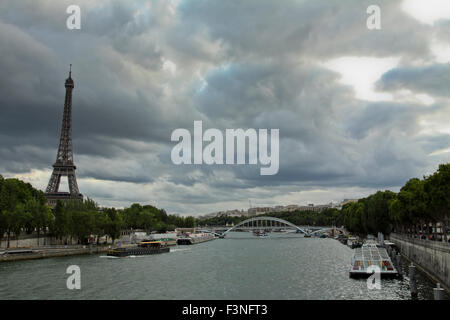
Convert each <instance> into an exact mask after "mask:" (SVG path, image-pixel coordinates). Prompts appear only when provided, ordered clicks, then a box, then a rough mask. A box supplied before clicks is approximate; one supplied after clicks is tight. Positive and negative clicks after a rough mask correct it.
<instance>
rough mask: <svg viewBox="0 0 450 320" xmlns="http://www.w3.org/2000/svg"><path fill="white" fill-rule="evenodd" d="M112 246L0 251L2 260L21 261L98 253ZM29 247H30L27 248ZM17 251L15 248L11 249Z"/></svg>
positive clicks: (0, 259) (0, 260)
mask: <svg viewBox="0 0 450 320" xmlns="http://www.w3.org/2000/svg"><path fill="white" fill-rule="evenodd" d="M110 247H111V246H93V247H92V250H91V249H90V248H89V247H88V246H84V247H78V246H77V247H76V248H71V247H70V246H67V248H64V247H55V248H49V247H46V248H34V249H33V250H32V251H33V252H30V253H18V254H8V252H7V251H5V252H0V262H8V261H20V260H33V259H43V258H53V257H67V256H75V255H83V254H90V253H92V254H97V253H103V252H107V251H108V250H109V249H110ZM27 249H29V248H27ZM11 251H15V250H11Z"/></svg>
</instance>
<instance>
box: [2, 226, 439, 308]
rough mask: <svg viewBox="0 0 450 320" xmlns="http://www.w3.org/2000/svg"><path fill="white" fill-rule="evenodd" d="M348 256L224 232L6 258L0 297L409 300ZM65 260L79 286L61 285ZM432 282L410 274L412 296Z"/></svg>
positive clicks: (292, 238)
mask: <svg viewBox="0 0 450 320" xmlns="http://www.w3.org/2000/svg"><path fill="white" fill-rule="evenodd" d="M352 253H353V250H351V249H350V248H348V247H347V246H344V245H342V244H341V243H340V242H338V241H336V240H333V239H318V238H303V237H301V236H300V235H298V234H274V233H272V234H271V235H270V237H269V238H256V237H253V236H252V235H251V234H250V233H231V234H229V235H228V236H227V238H226V239H217V240H214V241H210V242H205V243H201V244H198V245H192V246H179V247H172V248H171V252H170V253H167V254H160V255H150V256H137V257H127V258H112V259H111V258H110V257H106V256H105V255H93V256H88V255H85V256H73V257H61V258H50V259H41V260H28V261H18V262H8V263H1V264H0V299H194V300H195V299H410V293H409V279H408V278H407V277H404V278H403V280H396V279H393V280H384V279H382V289H381V290H368V289H367V285H366V280H365V279H361V280H355V279H350V278H349V277H348V269H349V266H350V259H351V257H352ZM73 264H75V265H78V266H80V268H81V290H68V289H67V288H66V280H67V277H68V276H69V275H68V274H66V273H65V272H66V268H67V267H68V266H69V265H73ZM403 267H404V270H407V269H406V268H407V265H406V262H404V266H403ZM433 286H434V284H433V283H432V282H430V280H428V278H426V277H424V275H423V274H421V273H418V290H419V299H432V298H433V290H432V288H433Z"/></svg>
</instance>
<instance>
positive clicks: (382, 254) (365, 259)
mask: <svg viewBox="0 0 450 320" xmlns="http://www.w3.org/2000/svg"><path fill="white" fill-rule="evenodd" d="M370 266H378V267H379V270H380V276H381V277H384V278H386V277H397V276H398V271H397V269H396V268H395V267H394V264H393V263H392V261H391V259H390V258H389V255H388V253H387V251H386V249H385V248H382V247H381V246H380V245H379V244H377V243H376V242H375V241H371V240H369V241H366V242H365V243H364V244H363V245H362V246H361V247H360V248H356V249H355V253H354V255H353V257H352V260H351V267H350V270H349V276H350V277H351V278H356V277H369V276H370V275H372V274H373V272H374V271H373V270H368V269H369V267H370Z"/></svg>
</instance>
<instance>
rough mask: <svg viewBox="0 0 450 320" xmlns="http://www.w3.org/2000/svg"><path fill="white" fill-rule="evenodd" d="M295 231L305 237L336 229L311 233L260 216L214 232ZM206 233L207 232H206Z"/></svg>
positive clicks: (307, 230) (291, 224)
mask: <svg viewBox="0 0 450 320" xmlns="http://www.w3.org/2000/svg"><path fill="white" fill-rule="evenodd" d="M287 228H289V229H295V230H296V231H297V232H301V233H304V234H305V235H309V236H310V235H313V234H316V233H322V232H326V231H332V230H333V229H334V227H331V228H321V229H319V230H315V231H311V230H309V229H306V228H301V227H298V226H296V225H295V224H293V223H291V222H289V221H286V220H283V219H280V218H274V217H267V216H260V217H253V218H250V219H247V220H244V221H241V222H240V223H238V224H236V225H235V226H232V227H230V228H228V229H227V230H226V231H225V232H223V233H219V232H217V231H216V232H212V231H209V232H212V233H214V234H215V235H218V236H225V235H226V234H227V233H228V232H230V231H233V230H238V229H239V230H259V229H264V230H273V229H287ZM336 229H337V230H339V231H343V230H342V229H340V228H336ZM204 231H206V230H204Z"/></svg>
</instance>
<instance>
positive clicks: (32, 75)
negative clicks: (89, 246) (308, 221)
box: [0, 1, 450, 216]
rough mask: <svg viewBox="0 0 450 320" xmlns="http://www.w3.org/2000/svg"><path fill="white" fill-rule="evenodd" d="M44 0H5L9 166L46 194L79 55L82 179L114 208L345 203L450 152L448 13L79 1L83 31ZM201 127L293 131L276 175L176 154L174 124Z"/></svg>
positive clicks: (394, 4) (77, 127)
mask: <svg viewBox="0 0 450 320" xmlns="http://www.w3.org/2000/svg"><path fill="white" fill-rule="evenodd" d="M37 2H39V3H40V4H41V5H39V6H36V7H33V6H32V2H30V1H20V3H19V2H16V1H4V2H2V4H0V8H2V9H3V7H8V10H7V11H6V10H1V11H0V26H1V28H0V30H1V32H0V41H2V43H8V44H9V45H8V46H5V47H4V48H2V57H3V58H2V61H1V62H0V72H1V73H2V74H7V75H9V76H8V77H3V78H2V79H1V85H0V93H1V94H0V97H1V98H0V99H1V102H0V104H1V106H2V118H1V119H0V145H1V147H0V174H2V175H3V176H4V177H17V178H20V179H23V180H24V181H26V182H30V183H31V184H33V186H35V187H37V188H39V189H41V190H43V191H44V190H45V187H46V185H47V183H48V181H49V178H50V176H51V173H52V168H51V164H52V163H53V162H54V155H55V151H56V150H57V147H58V137H59V131H60V123H61V119H62V110H63V106H64V80H65V78H66V77H67V68H68V66H69V64H73V69H72V76H73V79H74V81H75V82H76V83H77V86H76V88H75V89H74V92H73V149H74V159H75V162H76V163H77V178H78V185H79V189H80V192H81V193H83V194H84V195H85V196H86V197H90V198H92V199H94V200H95V201H96V202H98V203H99V205H101V206H110V207H111V206H114V207H126V206H129V205H131V204H132V203H136V202H138V203H141V204H151V205H154V206H156V207H159V208H164V209H165V210H166V211H168V212H169V213H178V214H182V215H195V216H198V215H204V214H208V213H211V212H217V211H223V210H225V211H226V210H233V209H235V208H246V207H248V206H249V205H248V203H249V199H251V202H252V204H253V206H254V207H275V206H277V205H288V204H303V203H305V204H308V203H321V204H324V203H330V202H334V203H337V202H340V201H341V200H343V199H353V198H361V197H365V196H367V195H369V194H372V193H374V192H376V191H377V190H386V189H389V190H392V191H395V192H396V191H398V189H399V188H400V187H401V186H402V185H404V183H405V182H406V181H407V180H408V179H409V178H411V177H422V176H423V175H427V174H431V173H432V172H434V171H435V170H436V169H437V166H438V164H439V163H445V162H449V160H450V145H449V141H450V139H449V138H450V127H449V125H448V123H450V98H449V96H448V92H449V90H448V89H449V88H448V86H449V83H450V81H449V79H448V73H449V70H450V28H449V24H448V21H449V20H448V19H447V20H446V19H445V17H447V18H448V16H446V15H445V14H448V13H447V12H446V11H445V10H446V9H445V8H443V9H442V10H434V11H430V10H426V8H422V7H421V6H422V5H421V4H419V2H418V1H378V5H379V6H380V7H381V26H382V27H381V29H380V30H368V29H367V28H366V19H367V13H366V8H367V6H368V5H370V4H371V3H370V1H349V2H345V3H344V2H342V1H315V2H309V3H306V2H294V1H290V2H288V3H286V4H284V5H283V6H281V5H279V4H277V3H276V2H274V1H259V2H258V3H257V4H256V3H252V2H251V3H249V5H248V8H246V10H248V11H252V15H251V16H249V15H248V14H246V13H245V12H243V13H240V11H242V10H237V9H236V8H235V6H236V7H237V6H238V4H237V3H234V2H229V3H223V2H214V1H212V2H202V1H197V2H193V1H153V2H151V3H146V4H143V3H141V2H139V1H129V2H126V3H119V2H98V1H79V5H80V7H81V16H82V20H81V22H82V23H81V29H80V30H68V29H67V28H66V24H65V21H66V19H67V14H66V13H65V12H66V11H65V8H66V7H67V6H68V5H69V4H70V3H69V2H68V1H60V2H58V3H52V6H49V7H47V6H45V5H42V4H46V3H49V2H48V1H37ZM27 4H28V5H30V6H29V7H27V6H26V5H27ZM350 4H351V5H350ZM241 9H242V8H241ZM244 11H245V10H244ZM247 13H248V12H247ZM222 14H223V16H226V17H227V19H230V20H224V19H221V17H222ZM281 15H283V17H284V18H283V19H278V18H279V17H280V16H281ZM336 26H339V28H337V27H336ZM194 121H203V123H204V127H205V129H207V128H219V129H220V130H224V129H226V128H235V129H237V128H242V129H244V130H245V129H247V128H279V129H280V133H279V137H280V154H279V158H280V166H279V172H278V173H277V174H276V175H273V176H260V174H259V168H256V167H254V166H248V165H232V166H216V165H178V166H177V165H174V164H173V163H172V161H171V160H170V151H171V149H172V147H173V146H174V143H173V142H172V141H171V139H170V137H171V132H172V131H173V130H175V129H177V128H188V129H190V130H192V128H193V123H194Z"/></svg>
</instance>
